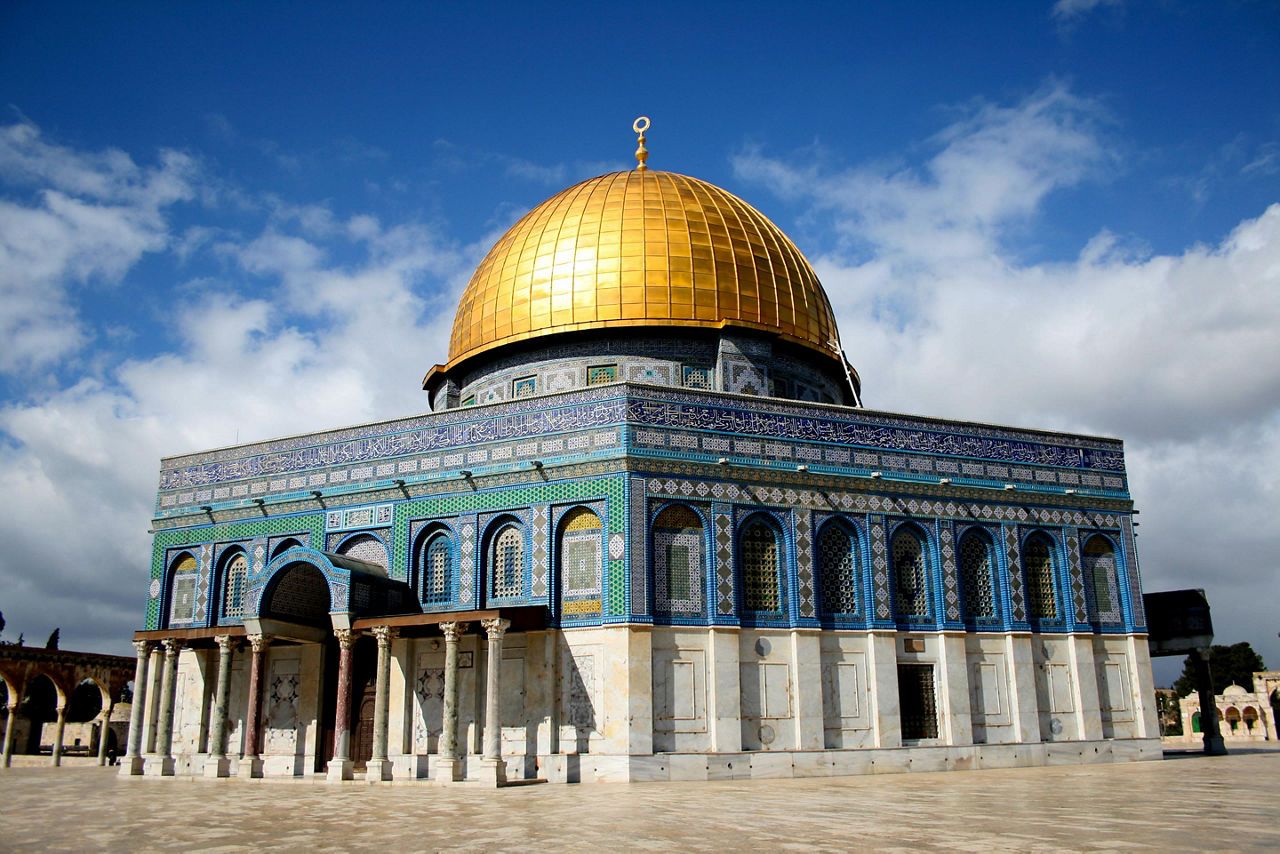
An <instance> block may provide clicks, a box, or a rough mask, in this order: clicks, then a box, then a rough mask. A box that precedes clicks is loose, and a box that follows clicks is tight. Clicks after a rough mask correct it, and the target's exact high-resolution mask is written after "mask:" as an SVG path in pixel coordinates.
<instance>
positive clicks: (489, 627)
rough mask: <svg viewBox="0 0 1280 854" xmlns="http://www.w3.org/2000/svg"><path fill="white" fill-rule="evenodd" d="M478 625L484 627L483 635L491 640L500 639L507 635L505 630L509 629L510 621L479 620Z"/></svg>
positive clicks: (496, 618) (498, 619)
mask: <svg viewBox="0 0 1280 854" xmlns="http://www.w3.org/2000/svg"><path fill="white" fill-rule="evenodd" d="M480 625H482V626H484V631H485V634H486V635H488V636H489V637H490V638H491V639H494V638H496V639H501V638H502V636H503V635H505V634H506V633H507V629H509V628H511V621H510V620H504V619H503V618H502V617H494V618H492V619H489V620H481V621H480Z"/></svg>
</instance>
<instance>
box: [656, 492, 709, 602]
mask: <svg viewBox="0 0 1280 854" xmlns="http://www.w3.org/2000/svg"><path fill="white" fill-rule="evenodd" d="M705 531H706V528H705V526H704V524H703V520H702V516H701V515H699V514H698V512H697V511H696V510H694V509H693V508H692V507H690V506H688V505H687V504H671V505H668V506H667V507H665V508H663V509H662V510H661V511H660V512H659V513H658V515H657V516H655V517H654V519H653V536H652V560H651V566H652V567H653V580H654V584H653V590H654V597H653V598H654V602H653V610H654V614H655V615H656V616H658V617H666V618H672V617H686V618H687V617H701V616H703V615H704V614H705V609H704V604H703V603H704V601H705V598H704V596H703V590H704V588H705V586H706V571H707V559H706V554H707V545H706V533H705Z"/></svg>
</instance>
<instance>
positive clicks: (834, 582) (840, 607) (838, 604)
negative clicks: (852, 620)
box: [817, 519, 862, 616]
mask: <svg viewBox="0 0 1280 854" xmlns="http://www.w3.org/2000/svg"><path fill="white" fill-rule="evenodd" d="M817 542H818V554H817V558H818V586H819V587H820V588H821V594H822V597H821V602H822V614H823V615H824V616H853V615H856V614H858V613H860V612H861V611H862V608H861V607H860V606H859V601H860V600H859V596H860V587H861V585H860V584H859V583H858V582H859V580H860V579H861V576H862V567H861V561H860V560H859V552H858V536H857V533H856V532H855V530H854V528H853V527H852V526H851V525H849V524H848V523H847V522H845V521H844V520H843V519H832V520H830V521H828V522H827V523H826V524H824V525H823V526H822V528H821V529H820V530H819V531H818V540H817Z"/></svg>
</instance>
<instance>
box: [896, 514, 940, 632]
mask: <svg viewBox="0 0 1280 854" xmlns="http://www.w3.org/2000/svg"><path fill="white" fill-rule="evenodd" d="M886 527H887V531H886V534H887V536H886V543H887V547H886V556H887V558H888V573H889V588H890V591H891V601H892V605H893V619H894V621H895V622H896V623H897V625H898V626H899V627H900V628H905V629H917V630H923V629H930V628H933V627H934V624H935V623H936V621H937V617H938V614H939V601H938V599H939V595H938V589H939V568H938V554H937V549H936V537H934V536H931V535H930V532H929V530H928V529H927V528H926V527H925V526H924V525H922V524H920V523H919V522H917V521H915V520H914V519H894V520H889V521H888V523H887V525H886ZM902 537H912V538H914V540H915V541H916V543H917V544H918V546H919V555H918V558H917V556H915V554H914V552H912V553H911V555H908V554H907V552H906V551H904V550H902V549H899V548H898V544H899V542H902V541H901V539H900V538H902ZM904 548H905V547H904ZM908 558H910V559H911V561H912V565H913V566H914V564H915V561H916V560H917V559H918V561H919V566H918V567H915V568H914V569H911V568H910V567H908V566H907V565H906V564H905V563H900V561H905V560H907V559H908ZM907 571H910V572H911V575H912V580H913V582H914V583H913V585H912V587H911V589H910V592H911V594H912V603H913V604H914V605H915V606H918V605H920V604H921V603H923V609H921V608H920V607H912V611H914V612H915V613H908V612H906V611H905V610H904V607H906V606H907V605H908V604H912V603H908V602H907V600H906V599H905V597H904V591H905V587H904V585H903V584H902V581H903V573H904V572H907ZM921 583H923V584H924V591H923V595H922V596H921V595H920V594H919V593H917V591H918V589H919V585H920V584H921ZM921 610H923V611H924V613H919V612H920V611H921Z"/></svg>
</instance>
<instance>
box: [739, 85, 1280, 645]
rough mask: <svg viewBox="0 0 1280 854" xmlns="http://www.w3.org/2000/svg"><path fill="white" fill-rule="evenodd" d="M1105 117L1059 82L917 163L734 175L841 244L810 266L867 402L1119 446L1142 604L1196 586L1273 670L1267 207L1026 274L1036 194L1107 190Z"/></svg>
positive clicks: (1274, 308) (1279, 213) (949, 139)
mask: <svg viewBox="0 0 1280 854" xmlns="http://www.w3.org/2000/svg"><path fill="white" fill-rule="evenodd" d="M1100 121H1101V119H1100V116H1099V112H1098V110H1097V108H1096V107H1095V106H1094V105H1093V104H1091V103H1090V102H1089V101H1088V100H1086V99H1082V98H1079V97H1077V96H1075V95H1073V94H1071V93H1070V92H1069V91H1067V90H1066V89H1065V88H1064V87H1062V86H1061V85H1053V86H1050V87H1048V88H1046V89H1045V90H1042V91H1041V92H1038V93H1036V94H1034V95H1032V96H1030V97H1028V98H1026V99H1025V100H1023V101H1022V102H1020V103H1018V104H1014V105H1012V106H994V105H991V104H975V105H970V107H969V108H968V112H967V114H966V115H964V117H963V118H961V119H959V120H958V121H956V122H955V123H954V124H953V125H952V126H951V127H949V128H947V129H946V130H945V131H944V132H943V133H941V134H939V135H937V136H936V137H935V138H934V139H933V140H932V141H931V145H930V147H929V149H928V150H929V151H931V154H929V155H928V157H927V160H926V161H925V162H924V163H922V164H920V165H919V166H918V167H909V166H903V165H897V166H894V167H882V168H879V169H872V168H855V169H851V170H846V171H829V170H820V169H816V168H814V167H813V166H812V165H809V164H804V163H794V162H792V161H790V160H788V159H784V158H777V157H767V156H765V155H763V154H762V153H760V152H758V151H750V152H747V153H746V154H744V155H743V156H741V157H739V158H738V159H737V161H736V166H737V169H738V170H739V173H740V174H741V175H743V176H745V177H748V178H756V179H759V180H760V181H762V182H765V183H766V184H767V185H768V186H770V187H771V188H772V189H774V190H775V191H776V192H778V193H779V194H783V195H786V196H788V197H790V198H792V199H798V200H802V201H805V202H807V203H808V206H809V214H808V215H807V218H806V221H807V222H810V223H814V222H816V223H819V224H821V225H822V226H825V227H827V228H829V229H830V231H831V233H832V234H833V235H835V236H836V238H837V240H836V244H837V245H838V247H839V248H837V249H836V250H834V251H832V252H830V253H828V254H826V255H824V256H819V257H816V258H815V259H814V260H815V266H816V267H817V269H818V273H819V276H820V278H821V279H822V281H823V283H824V285H825V286H826V288H827V292H828V294H829V295H830V297H831V300H832V303H833V305H834V307H835V310H836V313H837V318H838V321H839V324H840V330H841V339H842V341H843V342H844V346H845V349H846V351H847V352H848V353H849V356H850V358H851V359H852V361H853V363H854V364H855V365H856V366H857V367H858V370H859V372H860V374H861V376H862V380H863V393H864V401H865V402H866V403H867V404H868V405H869V406H872V407H875V408H885V409H889V410H896V411H911V412H921V413H925V414H931V415H938V416H943V417H953V418H964V419H973V420H978V421H988V422H999V423H1012V424H1018V425H1024V426H1030V427H1044V428H1051V429H1064V430H1079V431H1085V432H1093V433H1101V434H1104V435H1116V436H1119V437H1121V438H1124V439H1125V440H1126V447H1127V450H1128V461H1129V470H1130V474H1131V477H1132V491H1133V494H1134V497H1135V500H1136V501H1137V504H1138V506H1139V507H1140V508H1141V509H1142V511H1143V515H1142V517H1141V519H1142V522H1143V527H1142V528H1141V529H1140V530H1141V531H1142V538H1141V541H1140V549H1141V555H1142V560H1143V567H1144V575H1145V582H1146V585H1147V588H1148V589H1168V588H1173V587H1178V586H1203V587H1206V588H1207V589H1208V590H1209V595H1210V601H1211V602H1212V603H1213V605H1214V607H1215V622H1216V625H1217V626H1218V628H1219V633H1220V635H1221V636H1222V637H1224V638H1232V639H1240V640H1245V639H1247V640H1250V641H1251V642H1253V643H1254V644H1255V645H1256V646H1257V647H1258V648H1259V649H1262V650H1265V652H1264V657H1269V658H1270V659H1275V660H1280V647H1277V645H1276V643H1275V631H1274V626H1273V625H1272V619H1271V615H1270V614H1269V605H1266V604H1265V602H1267V601H1269V599H1268V597H1261V598H1260V597H1259V596H1258V591H1259V590H1274V589H1275V586H1276V578H1277V573H1276V569H1275V561H1274V542H1275V540H1276V537H1277V535H1278V534H1280V524H1277V523H1276V522H1275V521H1274V519H1273V518H1271V517H1272V514H1271V511H1270V509H1269V508H1274V507H1275V506H1276V497H1277V496H1276V488H1275V487H1274V486H1272V485H1270V481H1271V472H1272V471H1274V470H1275V469H1276V468H1277V467H1280V334H1277V330H1280V204H1277V205H1272V206H1271V207H1269V208H1267V209H1266V210H1264V211H1261V212H1259V213H1258V214H1257V215H1256V216H1251V217H1250V218H1248V219H1245V220H1243V221H1241V222H1240V223H1239V224H1238V225H1237V226H1236V227H1235V228H1234V229H1233V230H1232V232H1231V233H1230V234H1228V235H1225V236H1223V237H1221V239H1219V240H1218V241H1216V242H1215V243H1214V244H1212V245H1196V246H1191V247H1188V248H1186V249H1185V250H1183V251H1181V252H1178V253H1173V254H1164V255H1153V254H1151V253H1150V252H1148V251H1146V250H1145V249H1141V248H1137V249H1135V248H1132V247H1126V246H1123V245H1122V244H1121V241H1120V240H1118V239H1117V238H1116V237H1115V236H1114V235H1112V234H1110V233H1109V232H1107V231H1106V230H1105V226H1106V223H1099V224H1098V225H1099V228H1100V231H1099V233H1098V234H1097V236H1096V237H1095V238H1094V239H1093V240H1091V241H1089V242H1088V243H1087V244H1086V245H1085V246H1082V247H1081V248H1080V252H1079V255H1078V257H1076V258H1074V259H1070V260H1065V261H1061V262H1057V263H1030V262H1027V261H1024V260H1023V259H1021V258H1020V257H1019V253H1018V251H1017V247H1019V246H1020V245H1022V243H1023V242H1024V241H1023V238H1025V237H1026V236H1027V235H1028V234H1030V233H1032V229H1033V227H1034V223H1035V219H1036V217H1037V216H1038V215H1039V213H1040V211H1041V210H1042V208H1043V203H1044V201H1045V199H1047V198H1048V197H1049V196H1050V195H1051V194H1053V193H1058V192H1062V191H1064V190H1069V189H1070V188H1072V187H1074V186H1076V185H1078V184H1079V183H1080V182H1081V181H1083V180H1087V179H1089V178H1090V177H1091V176H1105V174H1106V170H1107V168H1108V165H1109V164H1110V163H1111V162H1112V160H1113V155H1112V153H1111V151H1110V150H1109V147H1108V145H1107V144H1106V142H1105V137H1104V135H1103V134H1102V133H1101V132H1100V130H1099V127H1100ZM1272 663H1273V664H1274V663H1275V662H1274V661H1273V662H1272Z"/></svg>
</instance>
